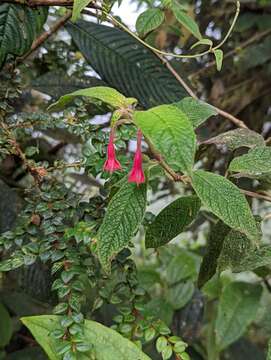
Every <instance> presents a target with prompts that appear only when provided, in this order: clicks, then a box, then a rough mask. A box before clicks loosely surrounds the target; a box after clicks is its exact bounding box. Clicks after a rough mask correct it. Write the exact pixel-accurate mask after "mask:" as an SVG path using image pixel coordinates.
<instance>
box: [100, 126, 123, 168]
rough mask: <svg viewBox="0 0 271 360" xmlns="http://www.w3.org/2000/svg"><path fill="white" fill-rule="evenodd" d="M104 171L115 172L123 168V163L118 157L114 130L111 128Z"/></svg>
mask: <svg viewBox="0 0 271 360" xmlns="http://www.w3.org/2000/svg"><path fill="white" fill-rule="evenodd" d="M103 169H104V171H108V172H110V173H113V172H114V171H116V170H121V164H120V163H119V161H118V160H117V159H116V154H115V147H114V132H113V131H112V130H111V133H110V136H109V143H108V146H107V159H106V161H105V163H104V167H103Z"/></svg>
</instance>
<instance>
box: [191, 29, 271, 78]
mask: <svg viewBox="0 0 271 360" xmlns="http://www.w3.org/2000/svg"><path fill="white" fill-rule="evenodd" d="M270 34H271V29H268V30H265V31H263V32H260V33H258V34H255V35H254V36H252V37H251V38H249V39H248V40H246V41H244V42H243V43H241V44H240V45H239V46H238V47H236V48H235V49H232V50H230V51H229V52H227V53H226V54H225V55H224V56H223V59H224V60H225V59H227V58H231V57H232V56H233V55H234V54H236V53H238V52H240V50H242V49H245V48H246V47H248V46H249V45H251V44H253V43H255V42H256V41H258V40H262V39H263V38H264V37H266V36H268V35H270ZM215 65H216V61H211V62H209V63H208V64H207V65H206V66H205V67H203V68H202V69H199V70H198V71H196V72H194V73H192V74H190V75H189V78H194V77H196V76H199V75H201V74H202V73H203V72H205V71H206V70H208V69H209V68H211V67H213V66H215Z"/></svg>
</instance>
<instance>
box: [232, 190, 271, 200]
mask: <svg viewBox="0 0 271 360" xmlns="http://www.w3.org/2000/svg"><path fill="white" fill-rule="evenodd" d="M239 190H240V191H241V192H242V193H243V194H245V195H247V196H250V197H252V198H256V199H261V200H265V201H269V202H271V197H270V196H268V195H263V194H260V193H255V192H252V191H248V190H244V189H240V188H239Z"/></svg>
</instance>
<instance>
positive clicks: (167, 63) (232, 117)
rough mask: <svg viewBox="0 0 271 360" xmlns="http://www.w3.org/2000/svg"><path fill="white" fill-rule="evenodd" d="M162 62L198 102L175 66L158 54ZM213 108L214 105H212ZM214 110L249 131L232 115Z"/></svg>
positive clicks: (216, 108)
mask: <svg viewBox="0 0 271 360" xmlns="http://www.w3.org/2000/svg"><path fill="white" fill-rule="evenodd" d="M156 55H157V56H158V57H159V58H160V60H161V61H162V62H163V63H164V64H165V66H166V67H167V68H168V70H169V71H170V72H171V74H172V75H173V76H174V77H175V79H176V80H178V82H179V83H180V84H181V85H182V86H183V87H184V88H185V90H186V91H187V92H188V94H189V95H190V96H192V97H193V98H194V99H196V100H198V97H197V95H196V94H195V93H194V92H193V90H192V89H191V88H190V87H189V86H188V85H187V84H186V82H185V81H184V80H183V79H182V78H181V76H180V75H179V74H178V73H177V71H176V70H175V69H174V68H173V66H172V65H171V64H170V62H169V61H168V60H167V59H165V58H162V57H161V56H160V55H158V54H156ZM212 106H213V105H212ZM213 107H214V109H215V110H216V111H217V113H218V114H220V115H221V116H223V117H224V118H226V119H228V120H230V121H231V122H232V123H233V124H235V125H236V126H237V127H239V128H243V129H247V128H248V127H247V126H246V124H245V123H244V122H243V121H242V120H240V119H237V118H236V117H235V116H233V115H232V114H230V113H228V112H226V111H224V110H221V109H219V108H218V107H216V106H213Z"/></svg>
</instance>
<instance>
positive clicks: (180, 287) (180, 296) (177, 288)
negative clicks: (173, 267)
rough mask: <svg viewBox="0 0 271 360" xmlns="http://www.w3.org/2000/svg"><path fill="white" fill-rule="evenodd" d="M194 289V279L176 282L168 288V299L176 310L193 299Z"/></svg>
mask: <svg viewBox="0 0 271 360" xmlns="http://www.w3.org/2000/svg"><path fill="white" fill-rule="evenodd" d="M194 291H195V287H194V284H193V282H192V281H187V282H181V283H178V284H175V285H173V286H171V287H169V289H168V292H167V301H168V302H169V304H170V305H171V306H172V308H173V309H174V310H179V309H181V308H182V307H184V306H185V305H186V304H187V303H188V302H189V301H190V300H191V298H192V296H193V293H194Z"/></svg>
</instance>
